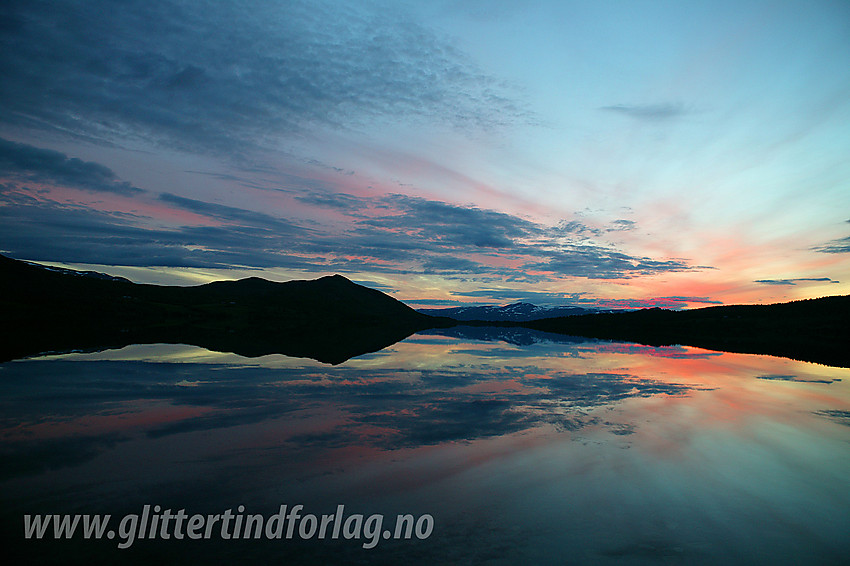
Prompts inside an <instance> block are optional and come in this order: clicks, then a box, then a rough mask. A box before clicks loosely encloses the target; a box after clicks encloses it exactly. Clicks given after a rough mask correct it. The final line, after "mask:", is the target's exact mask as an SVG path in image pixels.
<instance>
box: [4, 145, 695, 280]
mask: <svg viewBox="0 0 850 566" xmlns="http://www.w3.org/2000/svg"><path fill="white" fill-rule="evenodd" d="M41 151H42V150H39V149H38V148H31V147H28V146H27V152H26V153H27V154H28V155H29V154H32V155H40V152H41ZM47 153H48V154H50V152H47ZM59 163H60V164H61V163H62V162H61V161H59ZM42 169H47V168H46V167H42ZM53 169H61V168H60V167H58V166H57V167H53ZM104 169H105V168H104ZM97 170H98V171H99V169H97ZM106 171H108V170H106ZM54 176H56V175H54ZM3 186H4V191H3V193H2V194H0V203H2V204H4V206H2V208H0V217H2V218H3V219H4V223H3V225H2V226H0V237H1V238H2V239H3V240H2V241H3V242H4V249H6V250H8V251H9V253H11V254H12V255H13V256H16V257H21V258H26V259H32V260H42V261H65V262H79V263H101V264H114V265H128V266H157V265H159V266H169V267H170V266H184V267H217V268H221V267H228V266H231V265H238V266H246V267H258V268H259V267H283V268H291V269H308V270H312V271H340V272H347V273H350V272H356V271H372V272H385V273H397V274H407V273H437V274H441V275H443V276H445V277H466V276H470V275H471V276H474V277H478V278H479V279H480V280H481V281H480V282H485V281H486V280H487V279H488V278H489V280H490V281H495V280H501V281H504V282H517V281H525V282H531V283H538V282H542V281H546V280H551V279H553V278H560V277H563V276H570V277H588V278H595V279H611V278H623V277H631V276H634V275H638V274H647V273H661V272H669V271H681V270H684V269H690V268H689V267H688V266H687V265H686V263H685V262H684V261H682V260H677V259H674V260H656V259H652V258H647V257H639V256H633V255H630V254H627V253H625V252H622V251H619V250H617V249H616V248H614V247H612V246H611V245H605V244H595V243H591V242H589V241H588V240H587V236H588V234H590V233H595V234H602V232H601V231H596V232H592V231H591V228H589V227H587V226H585V225H583V224H581V223H579V222H570V223H564V222H562V223H561V224H559V225H558V226H555V227H551V226H545V225H542V224H539V223H537V222H533V221H531V220H528V219H525V218H521V217H519V216H517V215H514V214H509V213H506V212H500V211H496V210H488V209H483V208H479V207H476V206H472V205H459V204H453V203H447V202H442V201H437V200H429V199H425V198H422V197H417V196H409V195H402V194H389V195H386V196H383V197H378V198H364V197H358V196H355V195H351V194H346V193H332V192H327V191H321V192H317V191H312V190H311V189H309V188H306V187H303V188H297V189H296V188H292V189H290V190H289V191H288V193H289V194H290V195H291V197H292V198H295V199H296V200H298V201H300V202H302V203H305V204H308V205H312V206H313V207H316V208H318V209H329V210H333V211H334V214H333V215H330V216H329V217H327V218H323V217H322V215H321V214H319V215H317V216H316V217H315V218H311V219H310V220H298V219H295V218H288V217H279V216H273V215H271V214H268V213H266V212H260V211H255V210H249V209H246V208H241V207H237V206H231V205H225V204H220V203H212V202H207V201H204V200H198V199H193V198H187V197H183V196H180V195H176V194H173V193H168V192H166V193H161V194H159V195H158V196H156V197H154V199H152V198H151V196H148V197H146V201H147V202H146V207H145V208H144V209H143V210H146V211H148V212H147V213H148V214H150V215H152V216H144V215H141V214H140V213H137V214H126V213H119V212H108V211H100V210H97V209H94V208H86V207H84V206H75V205H71V204H68V203H62V202H57V201H54V200H50V198H49V193H45V194H43V195H40V196H39V198H38V199H35V198H33V195H32V189H31V188H30V187H26V186H23V185H19V184H17V183H16V182H8V183H6V184H5V185H3ZM177 210H179V211H189V212H191V213H192V214H193V215H194V216H196V217H197V218H196V224H184V225H176V226H175V225H174V223H175V220H174V219H175V218H180V215H178V214H174V211H177ZM339 213H342V217H340V214H339ZM162 219H168V220H165V221H164V220H162ZM198 224H200V225H198ZM163 226H168V227H167V228H164V227H163ZM506 259H508V260H509V261H510V262H511V264H512V265H506V264H505V260H506ZM535 272H537V273H535Z"/></svg>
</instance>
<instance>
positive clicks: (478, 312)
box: [418, 302, 596, 322]
mask: <svg viewBox="0 0 850 566" xmlns="http://www.w3.org/2000/svg"><path fill="white" fill-rule="evenodd" d="M418 311H419V312H421V313H423V314H427V315H430V316H446V317H449V318H453V319H455V320H464V321H469V320H481V321H491V322H501V321H511V320H513V321H518V322H525V321H530V320H538V319H541V318H553V317H558V316H576V315H582V314H589V313H592V312H596V311H594V310H590V309H584V308H581V307H538V306H537V305H533V304H531V303H522V302H520V303H513V304H510V305H504V306H501V307H497V306H491V305H486V306H477V307H451V308H445V309H418Z"/></svg>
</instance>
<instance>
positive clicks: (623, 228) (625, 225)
mask: <svg viewBox="0 0 850 566" xmlns="http://www.w3.org/2000/svg"><path fill="white" fill-rule="evenodd" d="M636 226H637V223H636V222H635V221H634V220H622V219H620V220H615V221H613V222H612V223H611V227H610V228H608V232H627V231H629V230H634V229H635V227H636Z"/></svg>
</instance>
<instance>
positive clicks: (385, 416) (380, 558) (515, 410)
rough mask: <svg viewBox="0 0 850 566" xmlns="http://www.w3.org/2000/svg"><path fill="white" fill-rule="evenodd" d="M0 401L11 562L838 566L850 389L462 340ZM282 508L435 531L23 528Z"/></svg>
mask: <svg viewBox="0 0 850 566" xmlns="http://www.w3.org/2000/svg"><path fill="white" fill-rule="evenodd" d="M504 332H508V333H509V334H507V335H502V334H503V333H504ZM500 338H503V339H500ZM0 405H2V411H0V415H2V416H1V417H0V419H2V420H0V438H2V444H0V446H2V464H0V504H2V509H3V511H2V514H0V517H1V518H2V532H3V541H2V542H3V544H4V546H5V548H6V549H11V552H12V554H13V557H14V558H15V560H16V562H18V563H25V562H33V563H43V562H50V561H55V562H62V563H70V562H74V561H77V562H80V563H83V562H88V563H90V562H92V561H95V562H97V561H101V562H103V561H105V562H114V561H119V560H120V561H121V562H134V561H135V562H148V561H154V560H159V561H161V560H162V558H163V557H166V558H167V560H166V561H167V562H174V563H177V562H195V563H200V562H204V563H218V562H222V561H224V560H230V561H239V562H241V563H244V562H250V561H256V562H259V563H265V562H269V561H283V562H287V563H314V562H315V563H351V562H358V563H370V562H374V563H386V564H397V563H399V562H404V563H422V564H439V563H465V564H519V563H530V564H656V563H659V562H661V563H667V562H672V563H676V564H751V563H761V564H803V563H805V564H830V563H835V564H839V563H843V561H844V560H845V559H846V557H847V555H848V551H850V543H849V542H848V539H847V537H846V534H847V532H848V528H849V527H850V426H848V425H850V370H847V369H840V368H831V367H827V366H820V365H815V364H808V363H802V362H795V361H792V360H787V359H780V358H773V357H768V356H753V355H741V354H726V353H717V352H709V351H704V350H699V349H694V348H685V347H665V348H652V347H645V346H639V345H634V344H622V343H605V342H595V341H585V340H581V339H570V338H568V337H552V336H547V335H541V334H535V333H531V332H530V331H524V330H519V329H467V330H463V329H461V330H457V329H454V330H443V331H439V333H437V332H436V331H434V332H432V333H430V334H428V333H422V334H417V335H414V336H411V337H410V338H408V339H407V340H404V341H402V342H400V343H398V344H395V345H394V346H392V347H391V348H388V349H386V350H383V351H381V352H378V353H375V354H370V355H365V356H361V357H359V358H354V359H351V360H349V361H347V362H346V363H344V364H342V365H340V366H336V367H331V366H327V365H324V364H321V363H318V362H313V361H312V360H306V359H295V358H287V357H284V356H280V355H272V356H265V357H261V358H243V357H240V356H236V355H233V354H221V353H216V352H211V351H208V350H204V349H200V348H196V347H189V346H180V345H145V346H130V347H127V348H123V349H121V350H114V351H106V352H100V353H91V354H69V355H57V356H47V357H42V358H37V359H29V360H21V361H16V362H9V363H5V364H2V365H0ZM284 503H285V504H289V505H293V504H303V505H304V506H305V510H304V513H314V514H322V513H332V512H333V511H334V510H335V509H336V506H337V505H338V504H344V505H345V506H346V510H347V513H363V514H365V515H368V514H372V513H382V514H384V515H385V517H389V518H392V519H393V520H394V518H395V515H396V514H399V513H411V514H414V515H416V516H419V515H421V514H424V513H428V514H431V515H432V516H433V517H434V521H435V527H434V531H433V534H432V535H431V536H430V537H429V538H427V539H425V540H417V539H415V538H414V539H413V540H408V541H404V540H401V541H393V540H389V541H381V542H380V543H379V544H378V545H377V547H376V548H373V549H363V548H362V547H361V544H360V543H361V542H362V541H353V540H352V541H345V540H341V541H330V540H324V541H317V540H312V541H309V542H306V543H305V542H300V541H294V540H293V541H287V540H273V541H266V540H240V541H232V540H231V541H222V540H210V541H189V540H182V541H177V540H167V541H162V540H160V541H149V540H143V541H142V540H140V541H137V542H136V543H135V544H134V545H133V546H132V547H131V548H129V549H127V550H118V549H116V541H105V540H104V541H83V540H74V541H62V542H49V541H46V540H42V541H34V540H29V541H27V540H24V538H23V528H22V516H23V514H24V513H111V514H112V515H113V516H115V517H121V516H123V514H125V513H139V512H140V510H141V508H142V506H143V505H145V504H151V505H154V504H158V505H161V506H162V508H163V509H165V508H171V509H174V510H177V509H182V508H185V509H186V510H187V513H188V514H193V513H221V512H223V511H224V510H226V509H228V508H232V509H235V508H236V507H238V506H239V505H244V506H245V508H246V510H247V511H246V512H247V513H265V514H271V513H274V512H276V511H277V510H278V508H279V506H280V505H281V504H284ZM115 520H116V521H117V520H118V519H115ZM385 520H390V519H385Z"/></svg>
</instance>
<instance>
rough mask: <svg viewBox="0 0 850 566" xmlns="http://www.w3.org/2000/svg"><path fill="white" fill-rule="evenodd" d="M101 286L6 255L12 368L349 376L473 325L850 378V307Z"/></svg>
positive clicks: (1, 272)
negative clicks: (569, 305) (539, 301)
mask: <svg viewBox="0 0 850 566" xmlns="http://www.w3.org/2000/svg"><path fill="white" fill-rule="evenodd" d="M100 275H101V274H98V273H96V272H73V270H67V269H64V268H61V269H59V268H49V267H44V266H39V265H38V264H33V263H31V262H23V261H19V260H15V259H11V258H7V257H5V256H2V255H0V323H2V324H3V327H4V328H6V329H8V331H7V337H6V339H5V340H4V341H2V342H0V361H7V360H12V359H16V358H20V357H26V356H32V355H36V354H39V353H43V352H47V351H52V352H56V351H59V352H61V351H70V350H79V349H105V348H115V347H122V346H126V345H129V344H133V343H155V342H166V343H185V344H192V345H197V346H202V347H206V348H209V349H212V350H218V351H227V352H235V353H237V354H242V355H245V356H261V355H265V354H272V353H280V354H286V355H290V356H296V357H307V358H313V359H316V360H319V361H322V362H325V363H331V364H338V363H341V362H343V361H345V360H347V359H349V358H351V357H353V356H357V355H361V354H364V353H368V352H375V351H377V350H380V349H383V348H384V347H386V346H389V345H391V344H394V343H395V342H398V341H399V340H402V339H404V338H406V337H407V336H410V335H411V334H413V333H415V332H418V331H421V330H426V329H430V328H451V327H455V326H458V325H464V326H472V327H485V326H496V327H512V326H513V327H524V328H530V329H534V330H539V331H544V332H551V333H557V334H561V335H567V336H582V337H588V338H596V339H602V340H614V341H622V342H637V343H641V344H646V345H650V346H666V345H675V344H680V345H687V346H695V347H700V348H706V349H711V350H719V351H726V352H741V353H751V354H767V355H774V356H782V357H788V358H793V359H799V360H803V361H810V362H817V363H824V364H829V365H835V366H842V367H850V347H848V346H850V295H843V296H841V295H839V296H831V297H822V298H819V299H805V300H800V301H791V302H787V303H775V304H771V305H725V306H711V307H703V308H699V309H692V310H684V311H672V310H665V309H659V308H650V309H641V310H635V311H613V312H611V311H609V312H595V313H590V314H573V315H570V316H561V317H551V318H542V319H535V320H489V321H488V320H457V319H453V318H446V317H435V316H430V315H428V314H426V313H422V312H417V311H416V310H414V309H413V308H411V307H410V306H408V305H405V304H404V303H402V302H401V301H398V300H397V299H395V298H393V297H390V296H389V295H386V294H385V293H382V292H381V291H378V290H375V289H370V288H368V287H364V286H362V285H359V284H357V283H354V282H353V281H350V280H348V279H347V278H345V277H343V276H342V275H338V274H336V275H329V276H325V277H321V278H319V279H315V280H294V281H287V282H275V281H268V280H266V279H262V278H259V277H249V278H245V279H241V280H238V281H216V282H212V283H205V284H202V285H196V286H191V287H169V286H159V285H149V284H141V283H133V282H131V281H129V280H126V279H123V278H114V277H112V276H105V277H100ZM518 305H519V307H518V306H517V304H514V305H506V306H507V307H513V310H515V311H522V310H524V309H525V310H528V309H527V308H526V307H525V306H524V305H528V303H519V304H518ZM529 306H533V305H529ZM496 308H497V309H498V308H502V307H496ZM577 308H580V307H577ZM436 310H439V311H440V312H444V310H443V309H436ZM508 310H511V309H508ZM537 312H539V311H537Z"/></svg>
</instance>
